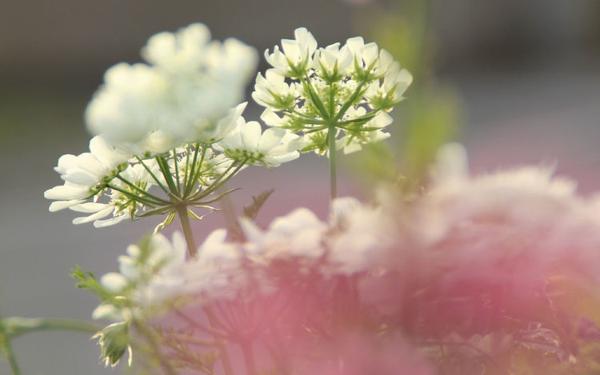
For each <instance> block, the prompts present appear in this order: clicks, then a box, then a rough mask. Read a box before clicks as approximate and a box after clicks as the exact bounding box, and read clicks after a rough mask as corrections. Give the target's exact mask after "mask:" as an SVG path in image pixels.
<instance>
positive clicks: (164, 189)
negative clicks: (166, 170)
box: [136, 156, 171, 195]
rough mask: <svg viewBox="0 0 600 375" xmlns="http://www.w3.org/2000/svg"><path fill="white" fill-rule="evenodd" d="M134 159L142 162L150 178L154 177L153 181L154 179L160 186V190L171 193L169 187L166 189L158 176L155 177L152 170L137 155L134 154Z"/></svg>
mask: <svg viewBox="0 0 600 375" xmlns="http://www.w3.org/2000/svg"><path fill="white" fill-rule="evenodd" d="M136 159H137V160H138V161H139V162H140V164H142V166H143V167H144V169H145V170H146V171H147V172H148V174H150V176H152V178H153V179H154V181H156V184H157V185H158V186H159V187H160V188H161V190H162V191H164V192H165V194H167V195H171V192H170V191H169V189H167V188H166V187H165V185H163V184H162V182H160V180H159V179H158V177H156V175H155V174H154V172H152V170H151V169H150V168H149V167H148V166H147V165H146V163H144V161H143V160H142V159H141V158H140V157H139V156H136Z"/></svg>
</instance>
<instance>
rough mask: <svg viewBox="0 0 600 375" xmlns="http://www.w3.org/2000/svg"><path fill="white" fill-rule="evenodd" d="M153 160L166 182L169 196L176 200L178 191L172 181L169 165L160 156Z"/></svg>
mask: <svg viewBox="0 0 600 375" xmlns="http://www.w3.org/2000/svg"><path fill="white" fill-rule="evenodd" d="M155 159H156V163H157V164H158V167H159V168H160V171H161V173H162V174H163V177H164V178H165V181H167V186H168V187H169V191H170V195H171V196H172V197H175V198H177V199H178V197H179V190H178V189H177V186H176V185H175V181H173V176H171V171H170V170H169V164H168V163H167V161H166V160H165V158H164V157H162V156H157V157H156V158H155Z"/></svg>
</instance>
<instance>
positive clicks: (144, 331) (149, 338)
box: [132, 320, 177, 375]
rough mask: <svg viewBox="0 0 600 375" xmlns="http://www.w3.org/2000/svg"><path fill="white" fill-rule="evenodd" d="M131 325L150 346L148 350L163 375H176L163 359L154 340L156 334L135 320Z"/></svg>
mask: <svg viewBox="0 0 600 375" xmlns="http://www.w3.org/2000/svg"><path fill="white" fill-rule="evenodd" d="M132 323H133V326H134V327H135V328H136V330H137V331H138V332H139V333H140V334H141V335H142V336H143V337H144V339H146V342H147V343H148V345H149V346H150V350H151V351H152V352H153V353H154V354H155V356H156V358H157V359H158V362H159V364H160V366H161V367H162V368H163V370H164V373H165V374H166V375H177V372H176V371H175V369H174V368H173V366H172V365H171V363H170V362H169V359H168V358H165V355H164V354H163V352H162V351H161V350H160V346H159V345H158V342H157V340H156V334H155V333H154V332H152V330H151V329H149V328H148V327H146V326H144V324H143V323H138V322H137V321H136V320H133V321H132Z"/></svg>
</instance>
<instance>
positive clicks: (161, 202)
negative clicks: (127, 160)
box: [116, 174, 169, 204]
mask: <svg viewBox="0 0 600 375" xmlns="http://www.w3.org/2000/svg"><path fill="white" fill-rule="evenodd" d="M116 177H117V178H118V179H119V180H121V181H122V182H123V183H125V184H126V185H128V186H129V187H131V188H132V189H133V190H135V191H137V192H138V193H140V194H142V195H143V196H145V197H146V198H148V199H152V200H155V201H156V204H168V203H169V202H168V201H166V200H164V199H162V198H159V197H157V196H156V195H154V194H151V193H149V192H147V191H146V190H144V189H141V188H140V187H138V186H136V185H135V184H134V183H133V182H131V181H129V180H127V179H126V178H125V177H123V176H121V175H120V174H118V175H117V176H116Z"/></svg>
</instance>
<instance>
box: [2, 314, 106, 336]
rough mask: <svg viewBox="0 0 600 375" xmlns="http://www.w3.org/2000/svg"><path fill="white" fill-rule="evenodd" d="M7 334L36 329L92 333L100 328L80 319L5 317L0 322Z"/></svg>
mask: <svg viewBox="0 0 600 375" xmlns="http://www.w3.org/2000/svg"><path fill="white" fill-rule="evenodd" d="M1 324H2V325H3V326H4V330H5V332H6V334H7V336H9V337H11V338H15V337H19V336H22V335H24V334H27V333H31V332H38V331H76V332H82V333H90V334H94V333H96V332H98V331H99V330H100V328H99V327H97V326H96V325H94V324H91V323H88V322H86V321H81V320H70V319H31V318H20V317H14V318H5V319H3V320H2V323H1Z"/></svg>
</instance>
